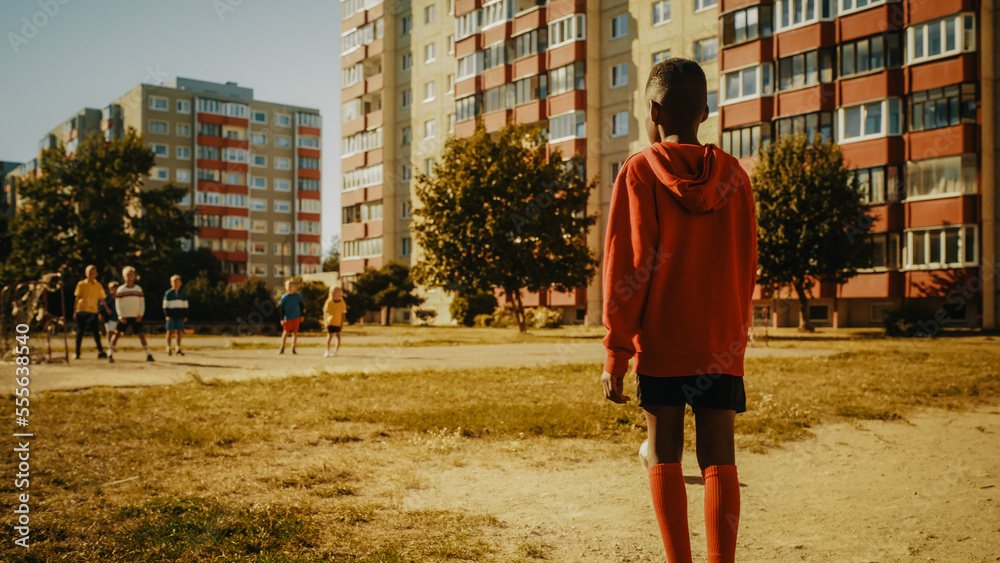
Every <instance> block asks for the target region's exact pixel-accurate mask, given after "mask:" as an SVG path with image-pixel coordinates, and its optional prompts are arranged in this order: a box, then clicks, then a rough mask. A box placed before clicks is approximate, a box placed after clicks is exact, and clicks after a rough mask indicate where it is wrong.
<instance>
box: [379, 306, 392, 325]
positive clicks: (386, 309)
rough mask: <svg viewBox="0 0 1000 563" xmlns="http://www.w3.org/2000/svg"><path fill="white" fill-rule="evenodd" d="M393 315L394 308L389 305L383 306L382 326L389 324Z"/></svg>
mask: <svg viewBox="0 0 1000 563" xmlns="http://www.w3.org/2000/svg"><path fill="white" fill-rule="evenodd" d="M391 315H392V309H390V308H389V307H382V319H381V320H382V326H389V319H390V318H391Z"/></svg>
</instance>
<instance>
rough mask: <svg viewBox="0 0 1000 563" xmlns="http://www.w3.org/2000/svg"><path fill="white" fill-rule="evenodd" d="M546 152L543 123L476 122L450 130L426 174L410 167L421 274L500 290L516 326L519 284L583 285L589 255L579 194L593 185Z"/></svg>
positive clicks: (521, 321)
mask: <svg viewBox="0 0 1000 563" xmlns="http://www.w3.org/2000/svg"><path fill="white" fill-rule="evenodd" d="M547 153H548V146H547V144H546V141H545V138H544V137H543V135H542V133H541V131H539V130H538V129H532V128H529V127H528V126H525V125H511V126H508V127H505V128H503V129H501V130H500V131H499V132H498V133H496V134H493V135H491V134H489V133H487V132H486V130H485V128H484V127H483V125H482V123H479V124H477V127H476V131H475V133H474V134H473V135H472V136H471V137H469V138H464V139H457V138H450V139H448V141H446V142H445V147H444V151H443V152H442V154H441V156H440V157H439V158H438V160H437V161H436V162H435V165H434V169H433V170H432V172H431V174H430V175H426V174H420V175H418V176H417V182H418V186H417V188H416V195H417V198H416V199H417V200H418V201H420V202H421V206H420V207H417V208H416V209H415V210H414V212H413V215H414V224H413V231H414V235H415V238H416V239H417V243H418V244H419V246H420V247H421V248H422V249H423V253H424V255H423V258H422V259H421V260H420V261H419V262H418V263H417V264H416V266H414V277H415V279H416V280H417V281H418V282H419V283H423V284H427V285H431V286H436V287H444V288H445V289H451V290H458V291H472V292H475V291H484V292H489V291H490V290H492V289H494V288H500V289H502V290H503V292H504V294H505V296H506V299H507V301H508V302H509V303H512V304H513V308H514V312H515V316H516V318H517V323H518V327H519V329H520V330H521V331H522V332H524V331H526V330H527V326H526V319H525V313H524V305H523V303H522V301H521V291H522V290H528V291H546V290H549V289H553V288H554V289H556V290H559V291H568V290H570V289H572V288H575V287H579V286H583V285H586V284H587V282H588V281H589V280H590V279H591V278H592V277H593V275H594V274H595V273H596V268H597V259H596V257H595V255H594V252H593V250H591V249H590V248H589V247H588V246H587V241H586V239H587V232H588V231H589V230H590V228H591V227H592V226H593V225H594V224H595V223H596V221H597V215H596V214H592V215H587V214H586V208H587V198H588V197H589V195H590V192H591V190H593V189H594V187H595V186H596V184H597V181H596V180H594V181H593V182H591V183H590V184H588V183H587V182H586V180H585V179H584V178H583V177H582V175H581V174H580V171H579V168H578V167H577V165H576V164H577V163H576V161H574V160H571V161H569V162H564V161H563V157H562V155H561V154H560V153H559V151H552V152H551V153H549V154H547Z"/></svg>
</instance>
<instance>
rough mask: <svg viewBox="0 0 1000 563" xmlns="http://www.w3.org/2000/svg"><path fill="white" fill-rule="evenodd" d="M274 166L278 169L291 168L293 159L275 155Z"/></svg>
mask: <svg viewBox="0 0 1000 563" xmlns="http://www.w3.org/2000/svg"><path fill="white" fill-rule="evenodd" d="M274 167H275V168H277V169H278V170H291V169H292V160H291V159H290V158H282V157H280V156H276V157H274Z"/></svg>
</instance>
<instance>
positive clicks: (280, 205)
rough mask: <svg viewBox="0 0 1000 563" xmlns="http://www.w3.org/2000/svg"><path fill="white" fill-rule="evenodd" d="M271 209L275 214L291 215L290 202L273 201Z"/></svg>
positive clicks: (282, 200)
mask: <svg viewBox="0 0 1000 563" xmlns="http://www.w3.org/2000/svg"><path fill="white" fill-rule="evenodd" d="M273 208H274V212H275V213H291V212H292V202H290V201H288V200H284V199H278V200H275V201H274V206H273Z"/></svg>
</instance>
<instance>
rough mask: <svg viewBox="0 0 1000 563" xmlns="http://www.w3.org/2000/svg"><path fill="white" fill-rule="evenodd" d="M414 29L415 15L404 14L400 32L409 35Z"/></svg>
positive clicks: (400, 22)
mask: <svg viewBox="0 0 1000 563" xmlns="http://www.w3.org/2000/svg"><path fill="white" fill-rule="evenodd" d="M411 31H413V16H403V17H402V18H400V21H399V34H400V35H409V34H410V32H411Z"/></svg>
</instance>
